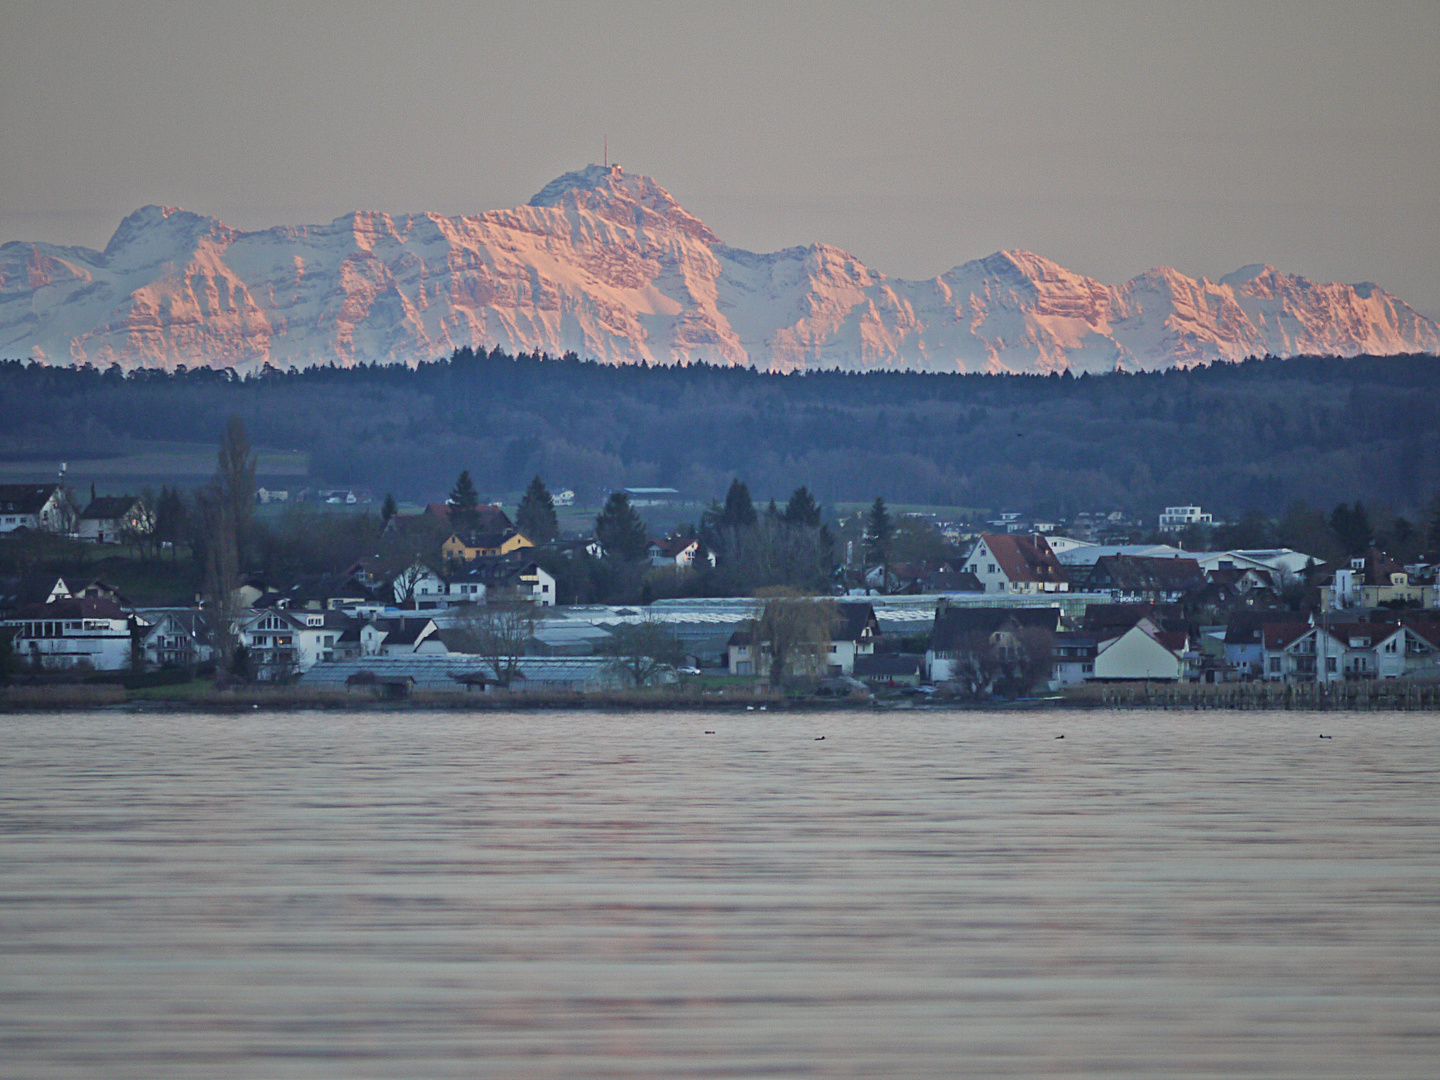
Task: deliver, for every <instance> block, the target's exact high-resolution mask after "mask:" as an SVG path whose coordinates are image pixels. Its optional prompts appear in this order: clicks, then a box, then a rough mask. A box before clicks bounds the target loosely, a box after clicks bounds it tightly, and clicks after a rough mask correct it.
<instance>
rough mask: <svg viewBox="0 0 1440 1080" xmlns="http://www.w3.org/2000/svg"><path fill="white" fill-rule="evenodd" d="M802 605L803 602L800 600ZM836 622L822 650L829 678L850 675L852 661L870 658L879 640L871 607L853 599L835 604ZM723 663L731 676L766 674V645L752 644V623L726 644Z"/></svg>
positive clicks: (853, 665)
mask: <svg viewBox="0 0 1440 1080" xmlns="http://www.w3.org/2000/svg"><path fill="white" fill-rule="evenodd" d="M801 602H803V601H801ZM835 609H836V614H837V615H838V616H839V621H838V623H837V625H836V627H835V629H834V630H833V631H832V632H831V634H830V644H829V645H828V646H827V648H826V662H825V666H826V671H827V673H828V674H830V675H852V674H854V672H855V661H856V660H857V659H859V658H860V657H864V656H873V655H874V653H875V645H876V642H878V641H879V639H880V637H881V630H880V620H879V619H877V618H876V617H875V608H874V606H873V605H871V604H869V603H866V602H863V601H857V600H842V601H839V602H838V603H836V604H835ZM725 651H726V662H727V665H728V667H729V668H730V674H732V675H759V676H761V677H768V676H769V674H770V642H768V641H764V640H762V641H759V642H757V641H755V640H754V637H753V631H752V624H746V625H742V626H740V628H739V629H737V630H736V631H735V632H734V633H733V634H731V635H730V640H729V641H728V642H727V643H726V650H725Z"/></svg>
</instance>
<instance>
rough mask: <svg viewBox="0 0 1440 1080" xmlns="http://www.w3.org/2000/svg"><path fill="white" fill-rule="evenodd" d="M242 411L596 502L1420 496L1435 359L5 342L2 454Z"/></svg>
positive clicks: (347, 453) (278, 443)
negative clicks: (44, 348)
mask: <svg viewBox="0 0 1440 1080" xmlns="http://www.w3.org/2000/svg"><path fill="white" fill-rule="evenodd" d="M232 414H234V415H238V416H239V417H241V418H242V420H243V421H244V424H245V427H246V429H247V430H248V432H249V433H250V436H251V438H252V440H253V441H254V443H255V444H256V445H259V446H266V447H274V448H281V449H298V450H305V451H308V452H309V453H310V455H311V461H312V473H313V476H312V480H313V482H314V483H317V484H331V485H337V486H338V485H363V486H366V487H369V488H371V489H373V490H375V491H377V492H381V491H393V492H394V493H395V494H396V495H398V496H400V497H402V498H410V499H417V500H418V499H434V498H438V497H439V496H441V495H443V493H444V491H445V489H446V487H447V486H448V483H449V481H450V480H451V479H452V478H453V477H454V476H455V474H456V471H457V470H458V469H460V468H467V469H469V470H470V472H471V474H472V475H473V476H474V478H475V482H476V484H477V485H478V486H479V487H480V488H481V490H482V491H484V492H486V493H491V494H498V493H502V492H507V491H508V492H513V491H518V490H519V489H520V488H522V487H523V486H524V485H525V483H526V481H527V480H529V479H530V478H531V477H532V476H534V475H536V474H540V475H543V476H545V477H546V478H547V480H548V481H549V482H550V484H551V486H552V487H556V488H558V487H563V486H568V487H573V488H574V489H575V490H576V491H577V492H579V494H580V496H581V499H582V500H583V501H598V497H599V496H600V494H601V493H602V492H604V491H605V490H607V489H609V488H614V487H619V486H626V485H628V486H646V485H666V486H674V487H677V488H679V489H680V490H681V491H682V492H685V493H686V494H687V495H690V496H693V497H696V498H699V499H702V500H708V499H710V498H712V497H715V496H717V495H719V494H720V493H722V492H724V491H725V489H726V487H727V485H728V484H729V482H730V480H731V479H732V478H733V477H735V476H743V477H746V478H748V480H749V483H750V487H751V489H752V490H753V491H754V493H755V494H756V496H757V497H761V498H770V497H772V496H776V497H779V498H781V499H783V498H785V497H786V496H787V495H788V493H789V492H790V491H792V490H793V489H794V488H796V487H798V486H800V485H802V484H804V485H808V486H809V488H810V490H812V491H813V492H814V493H815V494H816V496H817V497H818V498H819V499H821V500H822V501H824V502H826V503H833V502H836V501H855V502H859V501H868V500H869V499H871V498H873V497H874V495H875V494H876V493H878V492H883V493H884V494H885V496H886V497H887V498H888V499H889V500H891V501H892V502H897V503H929V504H941V505H952V506H975V507H989V508H999V507H1012V508H1017V509H1027V510H1029V511H1031V512H1033V513H1036V514H1044V515H1050V516H1055V517H1062V518H1063V517H1066V516H1069V515H1070V514H1073V513H1074V512H1076V511H1078V510H1082V509H1091V508H1099V507H1104V508H1114V509H1123V510H1127V511H1131V512H1134V513H1143V514H1150V513H1153V512H1154V510H1155V509H1156V508H1157V507H1159V506H1161V505H1164V504H1167V503H1201V504H1203V505H1205V506H1206V507H1207V509H1208V508H1213V509H1215V510H1216V511H1218V512H1219V513H1221V514H1225V515H1239V514H1242V513H1244V512H1245V511H1247V510H1256V511H1261V512H1264V513H1266V514H1270V515H1278V514H1280V513H1282V512H1283V511H1284V510H1285V508H1286V507H1287V506H1289V505H1290V504H1291V503H1293V502H1295V501H1296V500H1303V501H1305V502H1308V503H1310V504H1312V505H1319V506H1331V505H1334V504H1335V503H1336V502H1337V501H1340V500H1346V501H1353V500H1355V499H1364V500H1366V501H1367V502H1378V503H1388V504H1390V505H1393V506H1395V507H1397V508H1399V509H1402V510H1415V509H1418V508H1419V507H1420V506H1421V505H1422V504H1423V503H1424V502H1425V501H1426V500H1427V499H1428V498H1429V497H1430V495H1431V494H1432V493H1433V492H1434V491H1435V490H1437V489H1440V363H1437V361H1436V358H1435V357H1432V356H1406V357H1386V358H1375V357H1360V358H1354V359H1342V358H1334V357H1312V358H1298V359H1290V360H1275V359H1265V360H1253V361H1249V362H1246V363H1243V364H1233V365H1232V364H1215V365H1212V366H1210V367H1208V368H1199V369H1195V370H1191V371H1169V372H1164V373H1155V374H1114V375H1102V376H1081V377H1079V378H1072V377H1070V376H1068V375H1066V376H1049V377H1041V376H1018V375H1017V376H991V375H968V376H959V375H933V374H916V373H898V372H873V373H865V374H846V373H839V372H816V373H808V374H803V375H788V376H785V375H770V374H765V373H760V372H756V371H753V370H749V369H738V368H718V367H711V366H708V365H703V364H702V365H692V366H690V367H686V368H667V367H650V366H645V365H640V366H629V367H612V366H608V365H603V364H598V363H592V362H588V361H582V360H580V359H578V358H576V357H574V356H573V355H570V356H566V357H564V358H562V359H550V358H548V357H542V356H540V355H524V354H522V355H519V356H510V355H508V354H505V353H502V352H500V351H499V350H498V349H497V350H493V351H491V352H490V353H488V354H487V353H483V352H481V353H475V352H472V351H471V350H469V349H462V350H460V351H458V352H456V353H455V354H454V355H453V356H452V357H450V358H449V359H447V360H442V361H438V362H436V363H431V364H422V365H420V366H419V367H418V368H414V369H411V368H406V367H399V366H390V367H378V366H377V367H359V368H353V369H340V368H335V367H321V368H311V369H307V370H303V371H298V372H291V373H284V372H276V371H268V370H267V371H266V372H264V373H262V374H260V375H256V376H253V377H249V378H243V379H242V378H237V377H235V376H234V375H233V374H232V373H230V372H227V371H215V370H209V369H197V370H193V371H179V372H174V373H165V372H160V371H137V372H133V373H130V374H128V375H125V374H122V373H121V372H120V371H119V370H118V369H116V368H109V369H105V370H97V369H94V368H88V367H81V368H61V367H45V366H41V365H38V364H25V363H21V362H6V363H0V427H3V430H4V434H3V436H0V453H3V454H4V455H5V456H7V457H9V458H10V459H12V460H14V459H16V458H26V457H33V458H35V459H37V460H41V459H45V460H49V459H54V458H57V457H58V458H65V459H74V458H79V457H82V456H84V455H87V454H96V455H98V454H104V453H113V452H116V451H117V450H123V449H124V448H125V445H126V443H127V442H128V441H130V440H148V439H167V440H185V441H196V442H205V443H213V442H214V441H215V440H216V438H217V435H218V433H219V432H220V430H221V428H222V427H223V425H224V423H225V420H226V418H227V417H228V416H230V415H232Z"/></svg>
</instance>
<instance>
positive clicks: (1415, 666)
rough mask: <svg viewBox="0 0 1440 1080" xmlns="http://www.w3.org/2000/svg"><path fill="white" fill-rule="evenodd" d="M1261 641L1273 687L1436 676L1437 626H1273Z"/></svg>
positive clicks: (1439, 662) (1439, 664)
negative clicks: (1278, 683) (1277, 685)
mask: <svg viewBox="0 0 1440 1080" xmlns="http://www.w3.org/2000/svg"><path fill="white" fill-rule="evenodd" d="M1263 637H1264V648H1265V661H1264V666H1265V678H1266V679H1269V680H1271V681H1277V682H1279V681H1283V682H1341V681H1346V680H1349V681H1354V680H1357V679H1399V678H1405V677H1417V676H1418V677H1424V676H1428V677H1431V678H1434V677H1435V676H1436V675H1440V622H1436V623H1409V622H1394V623H1366V622H1334V623H1332V622H1328V621H1326V622H1322V623H1320V624H1319V625H1315V624H1311V623H1302V622H1275V623H1266V624H1265V627H1264V630H1263Z"/></svg>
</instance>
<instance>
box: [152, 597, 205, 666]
mask: <svg viewBox="0 0 1440 1080" xmlns="http://www.w3.org/2000/svg"><path fill="white" fill-rule="evenodd" d="M142 614H143V617H144V619H145V621H146V622H147V623H148V625H147V626H146V627H145V629H144V636H143V638H142V644H141V648H142V651H143V652H144V655H145V663H146V665H147V666H148V667H151V668H190V667H195V666H196V665H197V664H204V663H207V662H209V661H211V660H213V659H215V643H214V641H213V640H212V639H211V634H210V621H209V618H208V617H207V616H206V614H205V612H203V611H198V610H196V609H195V608H166V609H160V610H146V611H145V612H143V613H142Z"/></svg>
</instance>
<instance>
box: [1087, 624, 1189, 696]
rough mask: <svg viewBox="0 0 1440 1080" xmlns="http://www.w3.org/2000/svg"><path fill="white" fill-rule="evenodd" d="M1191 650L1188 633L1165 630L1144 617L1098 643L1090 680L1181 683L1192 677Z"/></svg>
mask: <svg viewBox="0 0 1440 1080" xmlns="http://www.w3.org/2000/svg"><path fill="white" fill-rule="evenodd" d="M1189 651H1190V638H1189V635H1188V634H1186V633H1184V632H1183V631H1167V630H1162V629H1160V627H1159V626H1158V625H1156V624H1155V623H1154V622H1153V621H1151V620H1150V619H1148V618H1144V619H1141V620H1140V621H1139V622H1137V623H1136V624H1135V625H1134V626H1132V627H1131V628H1130V629H1129V630H1126V631H1125V632H1124V633H1123V634H1121V635H1119V636H1118V637H1114V638H1110V639H1109V640H1108V641H1102V642H1100V643H1099V645H1098V646H1097V647H1096V650H1095V670H1094V674H1093V675H1092V676H1091V677H1092V678H1094V679H1097V680H1110V681H1120V680H1129V679H1144V680H1149V681H1157V682H1178V681H1180V680H1182V679H1184V678H1186V677H1187V676H1188V674H1189V662H1188V659H1187V653H1188V652H1189Z"/></svg>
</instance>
